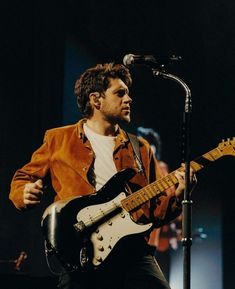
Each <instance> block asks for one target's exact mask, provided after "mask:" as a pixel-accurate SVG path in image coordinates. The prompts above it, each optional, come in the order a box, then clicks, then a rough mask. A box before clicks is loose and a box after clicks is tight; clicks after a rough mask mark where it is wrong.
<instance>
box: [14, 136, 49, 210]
mask: <svg viewBox="0 0 235 289" xmlns="http://www.w3.org/2000/svg"><path fill="white" fill-rule="evenodd" d="M49 160H50V156H49V150H48V140H47V133H46V134H45V136H44V141H43V144H42V145H41V147H40V148H39V149H37V150H36V151H35V152H34V153H33V155H32V157H31V161H30V162H29V163H27V164H26V165H24V166H23V167H22V168H21V169H18V170H17V171H16V173H15V174H14V176H13V179H12V181H11V190H10V194H9V198H10V200H11V201H12V202H13V204H14V205H15V207H16V208H18V209H24V208H25V205H24V203H23V190H24V186H25V184H27V183H30V182H35V181H37V180H38V179H43V178H44V177H45V176H46V174H47V172H48V169H49Z"/></svg>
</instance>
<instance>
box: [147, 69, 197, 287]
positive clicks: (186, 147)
mask: <svg viewBox="0 0 235 289" xmlns="http://www.w3.org/2000/svg"><path fill="white" fill-rule="evenodd" d="M161 67H162V68H163V67H164V66H163V65H162V66H161ZM152 72H153V75H154V76H159V77H162V78H164V79H170V80H173V81H175V82H177V83H178V84H179V85H180V86H181V87H183V89H184V91H185V108H184V114H183V135H182V139H183V140H182V146H183V147H182V153H183V159H184V164H185V189H184V198H183V201H182V209H183V221H182V226H183V232H182V235H183V236H182V240H181V241H182V246H183V253H184V254H183V288H184V289H190V286H191V283H190V276H191V264H190V263H191V252H190V249H191V245H192V232H191V231H192V224H191V222H192V204H193V202H192V200H191V199H190V133H191V131H190V125H191V113H192V99H191V92H190V89H189V87H188V86H187V84H186V83H185V82H184V81H183V80H182V79H180V78H179V77H178V76H175V75H173V74H169V73H166V72H165V71H163V70H162V69H155V68H154V69H152Z"/></svg>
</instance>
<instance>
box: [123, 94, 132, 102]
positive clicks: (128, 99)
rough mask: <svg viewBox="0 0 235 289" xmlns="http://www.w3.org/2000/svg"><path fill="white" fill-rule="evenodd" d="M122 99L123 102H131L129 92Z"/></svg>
mask: <svg viewBox="0 0 235 289" xmlns="http://www.w3.org/2000/svg"><path fill="white" fill-rule="evenodd" d="M124 101H125V102H127V103H132V98H131V97H130V95H129V94H127V93H126V94H125V99H124Z"/></svg>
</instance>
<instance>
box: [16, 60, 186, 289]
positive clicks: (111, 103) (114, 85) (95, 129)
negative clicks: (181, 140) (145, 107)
mask: <svg viewBox="0 0 235 289" xmlns="http://www.w3.org/2000/svg"><path fill="white" fill-rule="evenodd" d="M131 83H132V79H131V76H130V73H129V70H128V69H127V68H125V67H124V66H122V65H118V64H116V65H115V64H112V63H110V64H104V65H97V66H96V67H93V68H90V69H88V70H86V71H85V72H84V73H83V74H82V75H81V77H80V78H79V79H78V80H77V81H76V84H75V95H76V96H77V103H78V106H79V108H80V110H81V112H82V113H83V115H84V119H82V120H80V121H79V122H78V123H77V124H75V125H69V126H66V127H60V128H55V129H51V130H48V131H47V132H46V134H45V138H44V143H43V145H42V146H41V147H40V148H39V149H38V150H37V151H36V152H34V154H33V155H32V159H31V161H30V163H28V164H26V165H25V166H24V167H22V168H21V169H19V170H18V171H17V172H16V173H15V175H14V177H13V180H12V184H11V192H10V199H11V200H12V201H13V203H14V204H15V206H16V207H17V208H19V209H27V208H30V207H34V206H36V205H38V204H39V203H40V199H41V197H42V194H43V187H44V179H45V177H46V176H47V175H48V174H49V175H50V178H51V183H52V186H53V189H54V190H55V192H56V198H55V200H63V199H66V198H69V197H76V196H85V195H89V194H94V193H95V192H97V191H98V190H99V189H100V188H101V187H102V186H103V185H104V184H105V183H106V182H107V181H108V180H109V179H110V178H111V177H112V176H113V175H114V174H115V173H116V172H119V171H121V170H122V169H126V168H132V169H134V170H135V171H136V174H135V175H134V176H133V177H132V178H131V179H130V180H127V181H126V185H127V186H126V187H127V188H128V191H129V193H130V194H131V191H132V192H133V191H135V190H137V189H138V188H141V187H144V186H146V185H148V184H149V183H151V182H153V181H155V180H156V178H160V176H161V174H160V170H159V168H158V163H157V161H155V158H154V157H153V153H152V150H151V148H150V145H149V144H148V143H147V141H145V140H143V139H142V140H139V150H140V156H141V163H142V167H143V169H142V171H141V170H139V167H138V164H137V162H136V158H135V154H134V150H133V146H132V143H131V142H130V138H129V137H128V135H127V134H126V132H125V131H123V130H122V129H121V128H120V124H121V123H122V122H126V123H129V122H130V110H131V103H132V98H131V97H130V95H129V87H130V85H131ZM175 177H176V178H177V179H178V182H179V184H178V187H177V189H176V190H175V191H174V192H170V193H167V192H166V193H165V194H163V195H162V196H161V197H159V198H158V199H157V200H154V201H153V202H149V201H148V202H146V203H145V204H144V205H143V206H142V207H141V208H140V209H139V210H138V211H136V212H135V213H133V219H135V221H139V222H142V223H149V222H153V223H154V224H155V225H156V226H161V225H163V224H165V223H167V222H169V221H170V220H171V219H174V218H175V217H176V216H177V215H179V214H180V212H181V204H180V199H181V196H182V191H183V189H184V185H185V182H184V172H183V171H176V173H175ZM98 193H99V192H98ZM147 240H148V235H147V233H146V234H137V235H136V234H135V235H132V236H129V237H127V238H123V239H122V240H120V241H119V242H118V244H117V245H116V247H115V250H113V251H114V252H113V254H111V256H110V258H107V261H106V263H104V266H102V268H98V269H97V270H93V271H91V272H87V273H85V272H84V273H83V274H78V273H77V272H70V273H69V272H65V273H64V274H63V275H62V277H61V280H60V284H59V288H66V289H74V288H81V289H88V288H89V289H90V288H94V286H95V287H96V288H98V289H107V288H116V289H120V288H122V289H137V288H139V289H143V288H149V289H151V288H155V289H157V288H159V289H160V288H169V285H168V283H167V282H166V280H165V278H164V276H163V274H162V272H161V270H160V268H159V266H158V265H157V263H156V261H155V259H154V257H153V251H152V250H151V247H150V246H149V245H148V244H147Z"/></svg>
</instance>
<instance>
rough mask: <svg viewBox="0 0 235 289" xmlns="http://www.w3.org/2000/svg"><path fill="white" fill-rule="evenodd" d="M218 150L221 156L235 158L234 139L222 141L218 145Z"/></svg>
mask: <svg viewBox="0 0 235 289" xmlns="http://www.w3.org/2000/svg"><path fill="white" fill-rule="evenodd" d="M218 149H219V150H220V151H221V153H222V154H223V155H231V156H235V137H233V138H231V139H229V138H228V139H227V140H222V142H220V143H219V145H218Z"/></svg>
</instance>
